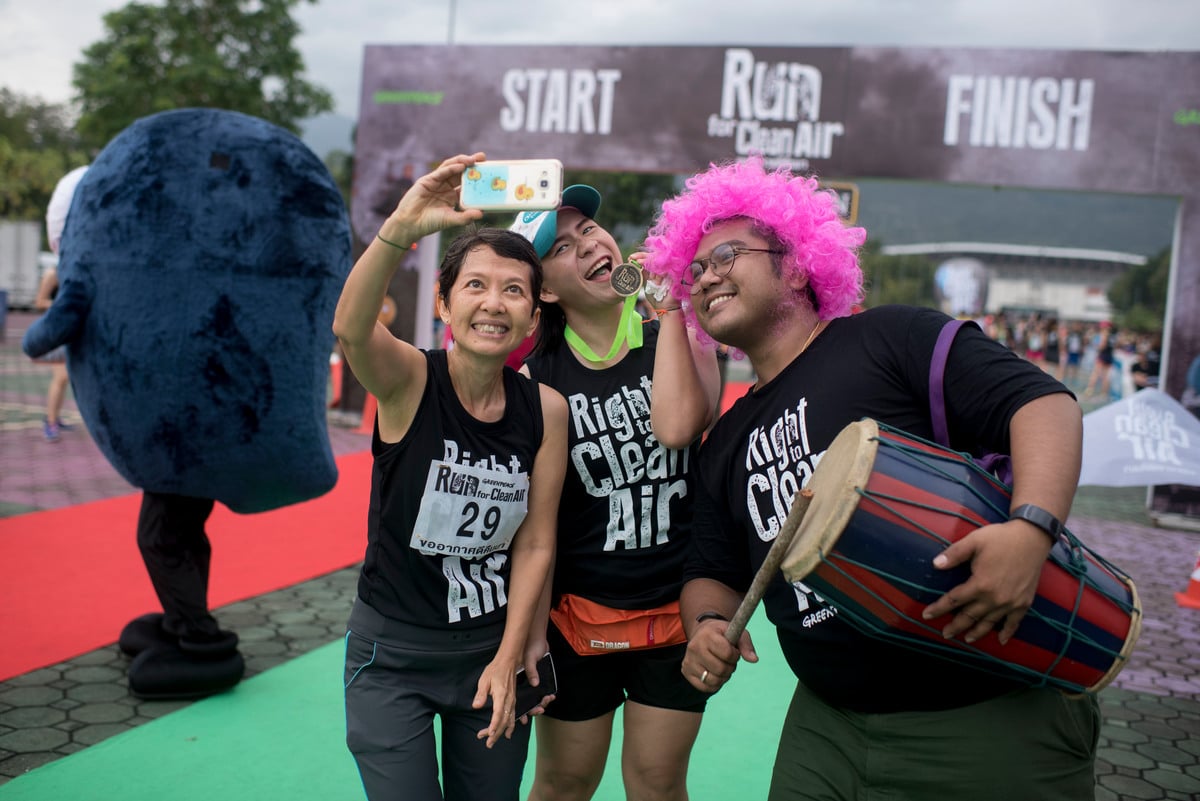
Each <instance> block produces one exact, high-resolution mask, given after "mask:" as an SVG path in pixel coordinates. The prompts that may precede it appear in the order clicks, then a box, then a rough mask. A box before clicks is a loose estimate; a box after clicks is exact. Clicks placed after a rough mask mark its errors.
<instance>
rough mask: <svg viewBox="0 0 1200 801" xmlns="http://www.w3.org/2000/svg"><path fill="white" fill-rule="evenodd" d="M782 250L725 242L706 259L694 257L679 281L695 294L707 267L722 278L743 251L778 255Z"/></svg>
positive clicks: (727, 273)
mask: <svg viewBox="0 0 1200 801" xmlns="http://www.w3.org/2000/svg"><path fill="white" fill-rule="evenodd" d="M784 252H785V251H782V250H773V249H771V248H748V247H743V246H742V245H735V244H733V243H732V242H725V243H723V244H720V245H717V246H716V247H715V248H713V251H712V253H710V254H709V256H708V258H707V259H696V260H695V261H694V262H692V263H691V264H689V265H688V269H687V272H685V273H684V274H683V276H682V277H680V279H679V283H681V284H683V285H684V286H686V287H690V288H691V291H692V294H695V293H696V291H697V290H698V289H699V288H700V279H701V278H703V277H704V271H705V270H707V269H708V268H709V267H711V268H712V271H713V274H715V275H718V276H720V277H722V278H723V277H725V276H727V275H729V272H730V271H731V270H732V269H733V263H734V262H735V261H737V257H738V256H741V255H742V254H743V253H774V254H776V255H779V254H782V253H784Z"/></svg>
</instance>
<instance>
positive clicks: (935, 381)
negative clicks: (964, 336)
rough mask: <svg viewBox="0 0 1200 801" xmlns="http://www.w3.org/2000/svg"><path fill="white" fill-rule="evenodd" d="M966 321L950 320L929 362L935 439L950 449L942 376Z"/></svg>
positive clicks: (930, 405) (931, 415)
mask: <svg viewBox="0 0 1200 801" xmlns="http://www.w3.org/2000/svg"><path fill="white" fill-rule="evenodd" d="M965 322H966V320H950V321H949V322H947V323H946V324H945V325H944V326H942V332H941V333H940V334H938V338H937V344H936V345H934V346H933V358H932V359H931V360H930V362H929V416H930V419H931V420H932V421H933V439H934V441H935V442H937V444H939V445H941V446H943V447H946V448H949V447H950V430H949V428H948V427H947V425H946V393H945V392H944V391H943V389H942V376H943V375H944V374H945V372H946V360H947V359H949V357H950V345H951V344H953V342H954V337H955V335H956V334H958V329H960V328H962V326H963V324H964V323H965Z"/></svg>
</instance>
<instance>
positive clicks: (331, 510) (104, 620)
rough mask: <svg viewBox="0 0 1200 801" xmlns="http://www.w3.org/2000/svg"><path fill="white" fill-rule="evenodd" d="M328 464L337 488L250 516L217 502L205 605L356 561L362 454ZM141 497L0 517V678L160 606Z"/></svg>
mask: <svg viewBox="0 0 1200 801" xmlns="http://www.w3.org/2000/svg"><path fill="white" fill-rule="evenodd" d="M337 463H338V471H339V476H338V483H337V486H335V487H334V488H333V489H332V490H331V491H329V492H328V493H326V494H325V495H323V496H321V497H320V498H316V499H314V500H311V501H307V502H305V503H302V504H296V505H294V506H288V507H285V508H283V509H276V510H274V511H271V512H263V513H261V514H255V515H238V514H234V513H233V512H231V511H229V510H228V509H226V508H225V507H224V506H222V505H221V504H217V506H216V508H215V509H214V510H213V513H212V517H210V518H209V521H208V527H207V530H208V534H209V538H210V539H211V540H212V547H213V557H212V571H211V577H210V584H209V606H210V607H211V608H213V609H216V608H217V607H220V606H224V605H226V604H230V603H233V602H234V601H241V600H245V599H246V598H252V597H254V596H256V595H261V594H263V593H265V592H271V591H272V590H278V589H281V588H283V587H289V586H291V585H293V584H297V583H299V582H301V581H306V580H307V579H310V578H314V577H316V576H321V575H324V574H326V573H331V572H333V571H334V570H339V569H341V568H344V567H347V566H349V565H352V564H354V563H356V562H358V561H360V560H361V559H362V556H363V551H364V549H365V547H366V518H367V502H368V500H369V496H370V488H371V454H370V452H369V451H363V452H360V453H353V454H348V455H346V456H342V457H340V458H338V460H337ZM141 497H142V496H141V494H140V493H135V494H132V495H126V496H123V497H120V498H111V499H108V500H103V501H95V502H92V503H86V504H81V505H78V506H69V507H65V508H63V509H55V510H52V511H48V512H36V513H33V514H27V515H19V516H17V517H10V518H5V519H0V643H3V646H2V647H0V681H2V680H5V679H9V678H12V677H13V676H16V675H19V674H21V673H27V672H29V671H31V670H35V669H37V668H41V667H45V666H47V665H53V664H56V663H58V662H62V661H64V660H66V659H70V658H72V657H75V656H78V655H79V654H82V653H86V652H88V651H92V650H94V649H96V648H100V647H102V646H105V645H108V644H110V643H113V642H116V640H117V635H118V634H120V632H121V628H122V626H124V625H125V624H126V623H127V622H129V621H130V620H132V619H133V618H135V617H137V616H138V615H141V614H144V613H146V612H151V611H158V610H159V609H161V607H160V606H159V605H158V599H157V597H156V596H155V595H154V590H153V588H152V587H151V586H150V579H149V578H147V577H146V570H145V567H144V566H143V565H142V558H141V556H140V554H139V553H138V549H137V534H136V532H137V517H138V509H139V508H140V506H141ZM347 603H349V599H347ZM348 609H349V607H348V606H347V610H348Z"/></svg>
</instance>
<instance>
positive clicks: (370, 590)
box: [358, 350, 543, 628]
mask: <svg viewBox="0 0 1200 801" xmlns="http://www.w3.org/2000/svg"><path fill="white" fill-rule="evenodd" d="M425 358H426V364H427V366H428V378H427V380H426V384H425V392H424V394H423V395H422V397H421V403H420V406H419V407H418V409H417V414H416V417H415V418H414V420H413V424H412V427H411V428H410V429H409V431H408V433H406V434H405V435H404V438H403V439H401V440H400V441H399V442H396V443H393V444H388V443H384V442H383V441H382V440H380V439H379V426H378V422H376V426H375V433H374V435H373V437H372V443H371V450H372V452H373V454H374V456H375V464H374V467H373V469H372V474H371V506H370V509H369V513H368V521H367V551H366V557H365V559H364V561H363V567H362V572H361V574H360V576H359V580H358V594H359V597H361V598H362V599H363V600H364V601H366V602H367V603H368V604H370V605H371V606H372V607H374V608H375V609H376V610H377V611H379V612H380V613H381V614H383V615H386V616H387V617H389V618H392V619H395V620H400V621H403V622H406V623H411V624H414V625H418V626H425V627H428V628H481V627H484V626H490V625H494V624H500V623H503V621H504V616H505V608H506V606H507V604H508V580H509V575H510V572H511V568H512V565H511V559H510V547H509V546H510V544H511V537H512V535H513V533H514V532H515V531H516V528H517V526H518V525H520V522H521V520H523V519H524V513H525V509H526V508H527V503H528V497H529V478H530V475H531V473H532V472H533V460H534V457H535V456H536V454H537V451H538V448H539V447H540V446H541V443H542V431H543V417H542V403H541V396H540V395H539V393H538V387H537V384H535V383H534V382H532V381H530V380H528V379H526V378H525V377H524V376H522V375H520V374H518V373H517V372H515V371H514V370H512V369H511V368H508V367H505V368H504V392H505V410H504V416H503V417H502V418H501V419H500V420H497V421H496V422H494V423H485V422H481V421H479V420H476V419H475V418H474V417H472V416H471V415H470V414H469V413H468V412H467V410H466V409H465V408H463V406H462V404H461V403H460V402H459V400H458V396H457V394H455V392H454V386H453V385H452V383H451V381H450V373H449V370H448V366H447V361H446V352H445V351H443V350H434V351H427V352H426V353H425Z"/></svg>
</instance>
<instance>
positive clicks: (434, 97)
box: [372, 89, 445, 106]
mask: <svg viewBox="0 0 1200 801" xmlns="http://www.w3.org/2000/svg"><path fill="white" fill-rule="evenodd" d="M444 96H445V92H412V91H396V90H392V89H381V90H380V91H378V92H376V93H375V94H374V95H372V99H373V100H374V101H375V105H377V106H389V105H405V106H440V105H441V104H442V98H443V97H444Z"/></svg>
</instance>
